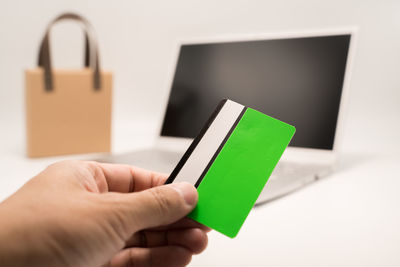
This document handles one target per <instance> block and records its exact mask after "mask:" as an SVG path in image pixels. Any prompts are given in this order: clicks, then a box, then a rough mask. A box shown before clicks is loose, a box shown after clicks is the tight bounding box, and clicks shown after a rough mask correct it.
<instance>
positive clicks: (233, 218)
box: [166, 100, 296, 237]
mask: <svg viewBox="0 0 400 267" xmlns="http://www.w3.org/2000/svg"><path fill="white" fill-rule="evenodd" d="M295 131H296V130H295V128H294V127H293V126H291V125H289V124H287V123H284V122H282V121H280V120H277V119H275V118H272V117H270V116H267V115H265V114H263V113H261V112H259V111H257V110H254V109H251V108H248V107H245V106H243V105H241V104H238V103H236V102H234V101H231V100H222V101H221V102H220V103H219V104H218V106H217V108H216V110H215V111H214V113H213V114H212V115H211V117H210V118H209V120H208V121H207V123H206V125H205V126H204V127H203V129H202V130H201V131H200V133H199V134H198V136H197V137H196V138H195V139H194V141H193V142H192V144H191V145H190V147H189V148H188V150H187V151H186V152H185V154H184V155H183V157H182V159H181V160H180V161H179V163H178V165H177V166H176V167H175V169H174V170H173V172H172V173H171V175H170V177H169V178H168V180H167V182H166V183H172V182H189V183H191V184H193V185H194V186H195V187H197V191H198V194H199V200H198V203H197V206H196V207H195V209H194V210H193V211H192V212H191V213H190V214H189V215H188V217H190V218H192V219H193V220H195V221H197V222H199V223H201V224H204V225H206V226H208V227H210V228H212V229H214V230H216V231H218V232H220V233H222V234H224V235H226V236H229V237H235V236H236V235H237V234H238V232H239V230H240V228H241V226H242V225H243V223H244V221H245V220H246V217H247V215H248V214H249V212H250V210H251V209H252V207H253V206H254V203H255V202H256V200H257V198H258V196H259V195H260V193H261V191H262V190H263V188H264V186H265V184H266V183H267V181H268V178H269V177H270V175H271V173H272V171H273V170H274V168H275V166H276V164H277V163H278V161H279V159H280V158H281V156H282V154H283V152H284V151H285V149H286V147H287V146H288V144H289V142H290V140H291V139H292V137H293V135H294V133H295Z"/></svg>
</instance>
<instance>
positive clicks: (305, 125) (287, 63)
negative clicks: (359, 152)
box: [100, 28, 356, 204]
mask: <svg viewBox="0 0 400 267" xmlns="http://www.w3.org/2000/svg"><path fill="white" fill-rule="evenodd" d="M355 32H356V30H355V29H353V28H351V29H345V30H342V29H340V30H329V31H326V30H325V31H313V32H307V33H304V32H303V33H285V34H275V35H268V36H265V35H263V36H247V37H246V36H241V37H223V38H222V37H219V38H211V39H207V40H204V39H203V40H191V41H185V42H179V43H178V46H177V49H176V61H175V64H174V66H173V73H174V75H171V76H172V77H171V78H172V79H171V82H170V83H169V88H170V94H169V96H168V98H167V99H166V101H165V102H166V108H165V113H164V116H163V118H162V119H161V121H162V123H161V125H160V131H159V133H160V134H159V136H158V139H157V142H156V146H155V147H153V148H149V149H147V150H141V151H133V152H131V153H126V154H120V155H112V156H108V157H106V158H102V159H100V161H105V162H114V163H124V164H131V165H136V166H140V167H142V168H146V169H151V170H155V171H158V172H164V173H170V172H172V170H173V169H174V167H175V165H176V164H177V163H178V161H179V160H180V158H181V156H182V155H183V153H184V152H185V150H186V149H187V148H188V147H189V145H190V143H191V141H192V140H193V138H194V137H195V136H196V134H197V133H198V132H199V131H200V128H201V127H202V126H203V123H204V122H205V121H206V120H207V118H208V116H210V114H211V113H212V111H213V110H214V108H215V106H216V105H217V103H218V102H219V101H220V100H221V99H223V98H229V99H232V100H234V101H237V102H239V103H241V104H244V105H246V106H250V107H252V108H255V109H258V110H260V111H261V112H263V113H265V114H268V115H270V116H273V117H275V118H278V119H280V120H282V121H285V122H288V123H289V124H292V125H294V126H295V127H296V128H297V131H296V135H295V137H294V138H293V140H292V142H291V144H290V146H289V147H288V148H287V149H286V151H285V153H284V154H283V156H282V158H281V160H280V162H279V163H278V165H277V166H276V168H275V170H274V172H273V174H272V176H271V177H270V178H269V180H268V182H267V185H266V186H265V188H264V190H263V192H262V193H261V195H260V197H259V198H258V200H257V203H256V204H260V203H264V202H267V201H271V200H273V199H276V198H278V197H281V196H284V195H286V194H289V193H291V192H293V191H295V190H298V189H300V188H302V187H304V186H305V185H307V184H309V183H311V182H313V181H316V180H317V179H319V178H322V177H324V176H326V175H328V174H329V173H331V172H332V171H333V170H334V168H335V165H336V162H337V154H338V146H339V143H340V137H341V133H342V124H343V118H344V116H345V115H344V112H345V105H346V98H347V87H348V81H349V72H350V71H349V70H350V66H351V63H352V62H351V61H352V54H353V50H354V35H355Z"/></svg>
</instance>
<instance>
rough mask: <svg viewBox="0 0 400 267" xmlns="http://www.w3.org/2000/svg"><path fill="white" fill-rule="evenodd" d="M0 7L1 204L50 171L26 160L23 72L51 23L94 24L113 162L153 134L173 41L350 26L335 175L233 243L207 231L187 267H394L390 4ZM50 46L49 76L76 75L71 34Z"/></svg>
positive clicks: (398, 11) (262, 212)
mask: <svg viewBox="0 0 400 267" xmlns="http://www.w3.org/2000/svg"><path fill="white" fill-rule="evenodd" d="M0 1H1V2H0V170H1V175H0V200H2V199H4V198H5V197H6V196H7V195H8V194H10V193H12V192H13V191H15V190H16V189H17V188H18V187H19V186H21V185H22V184H23V183H24V182H25V181H26V180H27V179H28V178H29V177H31V176H32V175H34V174H35V173H37V172H38V171H40V170H41V169H43V168H44V167H45V166H46V165H47V164H49V163H51V162H52V161H54V160H55V159H54V158H50V159H40V160H28V159H26V158H25V156H24V142H25V140H24V137H25V136H24V101H23V97H24V95H23V87H24V81H23V70H24V69H25V68H30V67H34V66H35V64H36V58H37V52H38V46H39V41H40V39H41V38H42V34H43V32H44V30H45V27H46V25H47V23H48V22H49V21H50V20H51V19H53V18H54V17H55V16H56V15H58V14H59V13H61V12H64V11H75V12H79V13H81V14H82V15H84V16H86V17H87V18H88V19H89V20H90V21H91V22H92V24H93V25H94V27H95V29H96V31H97V36H98V39H99V42H100V49H101V51H100V52H101V63H102V65H103V67H104V68H105V69H108V70H112V71H113V72H114V78H115V82H114V99H113V104H114V110H113V111H114V112H113V122H114V125H113V145H114V151H117V152H120V151H129V150H132V149H134V148H137V147H139V146H141V145H148V144H150V143H151V141H149V140H151V139H152V138H154V137H155V136H156V135H157V132H156V129H157V126H158V123H159V121H160V119H161V114H162V112H163V109H164V99H165V97H166V95H167V94H168V90H169V87H168V82H169V80H170V78H171V77H170V76H171V70H170V69H169V67H170V66H171V65H172V63H173V62H174V61H175V58H174V55H175V54H174V52H175V51H174V49H175V44H176V40H178V39H191V38H199V39H202V38H204V39H207V38H209V37H218V36H222V35H229V36H235V35H248V34H256V35H258V34H261V35H264V34H274V33H281V32H294V31H311V30H321V29H336V28H342V27H348V26H356V27H358V29H359V31H358V36H357V37H358V38H357V44H356V45H357V46H356V51H355V52H356V53H355V57H354V65H353V69H352V76H351V77H350V78H351V79H350V84H349V85H350V88H349V90H350V92H349V96H350V99H349V106H348V110H347V111H348V112H347V114H346V115H347V116H346V120H345V125H344V126H345V127H344V139H343V143H342V144H341V149H342V150H343V151H344V152H343V155H344V157H342V160H343V162H344V164H343V165H341V168H340V169H339V170H338V171H337V172H336V173H335V174H334V175H332V176H331V177H329V178H327V179H325V180H322V181H320V182H319V183H315V184H313V185H312V186H309V187H307V188H305V189H304V190H301V191H299V192H297V193H295V194H292V195H290V196H288V197H285V198H282V199H280V200H278V201H274V202H272V203H270V204H269V205H264V206H262V207H259V208H256V209H254V210H253V211H252V212H251V214H250V216H249V218H248V220H247V221H246V223H245V225H244V226H243V229H242V230H241V232H240V234H239V236H238V237H237V238H236V239H234V240H231V239H229V238H226V237H224V236H222V235H219V234H218V233H216V232H212V233H211V235H210V244H209V248H208V249H207V251H206V252H205V253H204V254H202V255H201V256H197V257H196V258H195V260H194V262H193V264H192V266H266V265H268V266H343V265H348V266H379V265H381V266H399V264H400V257H399V253H398V251H399V247H400V231H399V228H398V225H400V216H399V208H398V206H399V205H398V203H400V194H399V193H398V188H400V180H399V165H400V160H399V159H400V157H399V156H397V153H398V151H399V149H400V140H399V137H400V134H399V130H400V119H399V116H400V75H399V74H400V1H361V0H360V1H349V0H347V1H344V0H337V1H320V0H315V1H311V0H301V1H294V0H290V1H289V0H281V1H249V0H247V1H235V0H220V1H215V0H214V1H211V0H202V1H191V0H185V1H184V0H182V1H175V0H170V1H94V0H93V1H84V0H75V1H51V0H46V1H18V0H10V1H4V0H0ZM52 45H53V49H52V52H53V55H54V65H55V66H56V67H60V68H61V67H63V68H64V67H68V68H70V67H80V66H81V64H82V58H83V56H82V51H83V49H82V48H83V41H82V33H81V32H80V30H79V28H78V27H77V26H75V25H73V24H71V23H62V24H60V25H57V26H56V27H55V28H54V31H53V34H52ZM148 132H150V133H151V134H150V135H147V133H148ZM141 140H146V141H145V142H141ZM383 154H386V155H383ZM388 154H390V155H388ZM57 159H60V158H57Z"/></svg>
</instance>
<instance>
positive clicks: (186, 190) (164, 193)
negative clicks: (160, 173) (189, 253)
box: [126, 182, 198, 231]
mask: <svg viewBox="0 0 400 267" xmlns="http://www.w3.org/2000/svg"><path fill="white" fill-rule="evenodd" d="M127 198H128V199H126V201H127V202H128V203H127V204H128V205H129V206H130V212H129V213H130V215H131V216H130V217H131V218H132V221H131V223H133V224H134V225H132V226H133V227H134V228H135V231H138V230H142V229H146V228H151V227H156V226H161V225H166V224H170V223H173V222H175V221H177V220H179V219H181V218H182V217H184V216H185V215H187V214H188V213H189V212H190V211H192V210H193V208H194V207H195V206H196V204H197V199H198V195H197V190H196V188H195V187H194V186H193V185H191V184H189V183H186V182H183V183H174V184H169V185H162V186H157V187H153V188H151V189H147V190H144V191H141V192H137V193H133V194H130V195H129V196H127Z"/></svg>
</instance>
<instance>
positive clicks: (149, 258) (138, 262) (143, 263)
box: [109, 246, 192, 267]
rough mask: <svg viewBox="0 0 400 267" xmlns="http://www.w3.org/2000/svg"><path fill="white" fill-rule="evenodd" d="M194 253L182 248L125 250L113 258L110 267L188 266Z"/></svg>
mask: <svg viewBox="0 0 400 267" xmlns="http://www.w3.org/2000/svg"><path fill="white" fill-rule="evenodd" d="M191 259H192V253H191V252H190V251H189V250H187V249H186V248H183V247H180V246H166V247H156V248H129V249H124V250H122V251H121V252H119V253H118V254H117V255H115V256H114V257H113V259H112V260H111V262H110V264H109V266H110V267H128V266H129V267H130V266H135V267H153V266H154V267H163V266H176V267H179V266H186V265H188V264H189V263H190V261H191Z"/></svg>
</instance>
